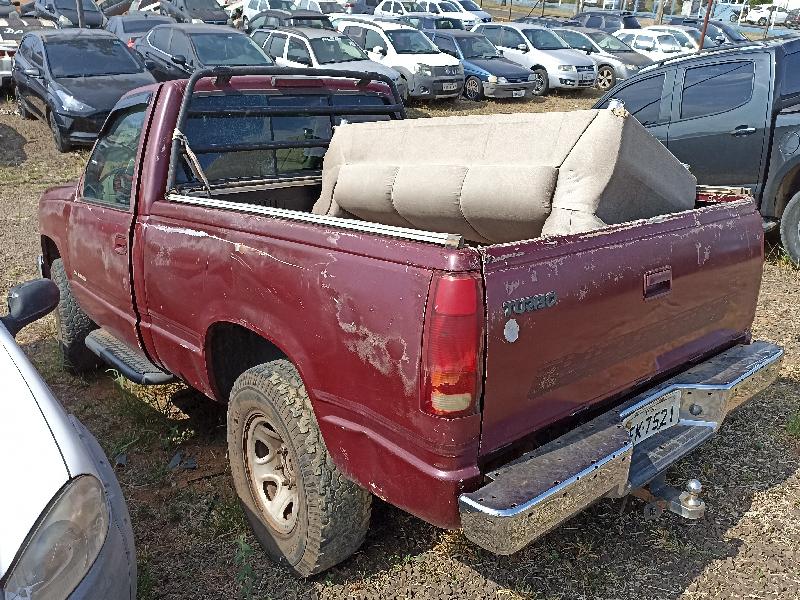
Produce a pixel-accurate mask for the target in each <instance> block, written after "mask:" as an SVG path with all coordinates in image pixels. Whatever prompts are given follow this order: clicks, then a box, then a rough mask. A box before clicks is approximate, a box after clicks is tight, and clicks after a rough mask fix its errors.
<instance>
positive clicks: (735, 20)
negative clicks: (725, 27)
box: [729, 13, 739, 23]
mask: <svg viewBox="0 0 800 600" xmlns="http://www.w3.org/2000/svg"><path fill="white" fill-rule="evenodd" d="M729 18H730V20H731V23H736V22H738V21H739V15H737V14H736V13H732V14H731V16H730V17H729Z"/></svg>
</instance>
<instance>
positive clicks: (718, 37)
mask: <svg viewBox="0 0 800 600" xmlns="http://www.w3.org/2000/svg"><path fill="white" fill-rule="evenodd" d="M714 41H715V42H719V43H720V44H724V43H725V42H727V41H728V40H726V39H725V36H724V35H718V36H717V37H715V38H714Z"/></svg>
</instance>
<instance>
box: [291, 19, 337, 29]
mask: <svg viewBox="0 0 800 600" xmlns="http://www.w3.org/2000/svg"><path fill="white" fill-rule="evenodd" d="M292 26H293V27H310V28H311V29H331V30H333V29H335V27H334V26H333V25H331V21H330V19H328V17H323V18H321V19H292Z"/></svg>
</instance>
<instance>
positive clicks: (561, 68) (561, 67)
mask: <svg viewBox="0 0 800 600" xmlns="http://www.w3.org/2000/svg"><path fill="white" fill-rule="evenodd" d="M558 70H559V71H574V70H575V66H574V65H558Z"/></svg>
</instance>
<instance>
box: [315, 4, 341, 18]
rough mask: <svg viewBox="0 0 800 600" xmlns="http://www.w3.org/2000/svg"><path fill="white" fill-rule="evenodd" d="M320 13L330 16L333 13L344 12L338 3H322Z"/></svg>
mask: <svg viewBox="0 0 800 600" xmlns="http://www.w3.org/2000/svg"><path fill="white" fill-rule="evenodd" d="M319 12H321V13H322V14H323V15H330V14H332V13H340V12H342V5H341V4H339V3H338V2H320V3H319Z"/></svg>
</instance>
